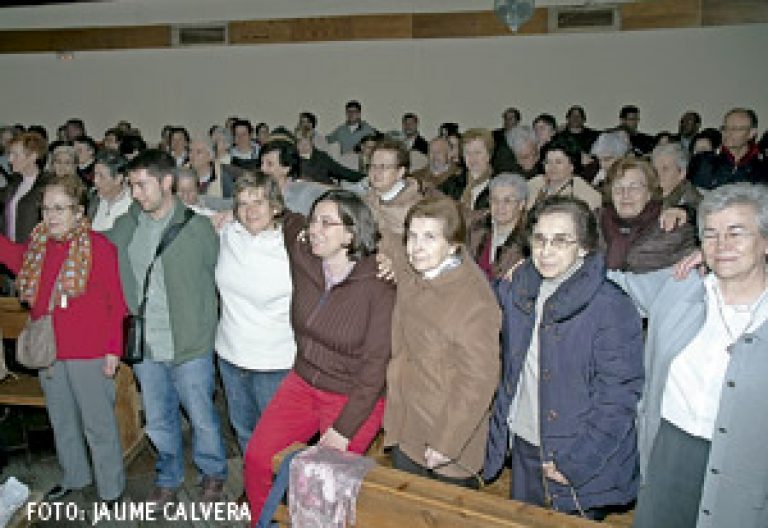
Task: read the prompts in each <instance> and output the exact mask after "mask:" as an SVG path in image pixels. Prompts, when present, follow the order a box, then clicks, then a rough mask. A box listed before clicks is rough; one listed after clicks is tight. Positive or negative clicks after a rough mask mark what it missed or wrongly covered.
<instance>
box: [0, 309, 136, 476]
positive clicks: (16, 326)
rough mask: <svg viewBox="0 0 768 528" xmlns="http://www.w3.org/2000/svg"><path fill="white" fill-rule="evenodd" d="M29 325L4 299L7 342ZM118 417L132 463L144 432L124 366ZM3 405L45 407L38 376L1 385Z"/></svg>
mask: <svg viewBox="0 0 768 528" xmlns="http://www.w3.org/2000/svg"><path fill="white" fill-rule="evenodd" d="M26 322H27V311H26V310H25V309H24V307H23V306H21V304H19V301H18V299H16V298H15V297H0V329H2V337H3V338H4V339H16V338H18V337H19V334H20V333H21V331H22V329H23V328H24V325H25V324H26ZM115 393H116V395H117V397H116V401H115V416H116V418H117V427H118V429H119V431H120V441H121V443H122V446H123V457H124V458H125V459H126V462H127V461H130V460H131V459H132V458H133V457H134V456H135V455H136V453H137V452H138V451H139V449H140V448H141V446H142V444H143V440H144V431H143V430H142V428H141V421H140V418H139V409H140V402H139V395H138V392H137V390H136V382H135V380H134V377H133V371H132V370H131V368H130V367H128V366H127V365H120V368H119V369H118V370H117V374H116V375H115ZM0 405H21V406H28V407H45V396H44V395H43V390H42V388H41V387H40V381H39V380H38V379H37V376H32V375H29V374H23V373H14V374H12V375H9V376H7V377H6V378H5V379H4V380H2V381H0Z"/></svg>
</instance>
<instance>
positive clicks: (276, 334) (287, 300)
mask: <svg viewBox="0 0 768 528" xmlns="http://www.w3.org/2000/svg"><path fill="white" fill-rule="evenodd" d="M220 239H221V248H220V250H219V261H218V263H217V264H216V285H217V286H218V288H219V293H220V294H221V320H220V321H219V327H218V330H217V331H216V351H217V352H218V354H219V356H221V357H222V358H224V359H225V360H227V361H229V362H230V363H232V364H234V365H237V366H238V367H241V368H244V369H248V370H282V369H290V368H291V367H292V366H293V360H294V358H295V357H296V341H295V340H294V338H293V329H292V328H291V321H290V309H291V292H292V290H293V284H292V282H291V274H290V269H289V265H288V253H287V252H286V250H285V243H284V241H283V232H282V229H276V230H271V229H270V230H266V231H263V232H261V233H259V234H258V235H256V236H253V235H251V234H250V233H248V231H246V229H245V228H244V227H243V226H242V225H241V224H240V223H239V222H232V223H230V224H228V225H227V226H226V227H224V228H223V229H222V230H221V233H220Z"/></svg>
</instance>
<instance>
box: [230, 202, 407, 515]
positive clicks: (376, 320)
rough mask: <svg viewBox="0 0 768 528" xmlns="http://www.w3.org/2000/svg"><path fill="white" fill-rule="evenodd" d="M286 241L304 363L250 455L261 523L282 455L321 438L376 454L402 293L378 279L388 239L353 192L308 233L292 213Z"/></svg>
mask: <svg viewBox="0 0 768 528" xmlns="http://www.w3.org/2000/svg"><path fill="white" fill-rule="evenodd" d="M283 232H284V236H285V243H286V248H287V251H288V258H289V261H290V264H291V277H292V280H293V296H292V300H291V321H292V323H293V331H294V334H295V337H296V345H297V353H296V361H295V363H294V366H293V368H292V369H291V371H290V372H289V373H288V375H287V376H286V377H285V379H284V380H283V382H282V384H281V385H280V387H279V388H278V389H277V392H276V393H275V395H274V396H273V398H272V400H271V401H270V403H269V405H268V406H267V408H266V409H265V410H264V412H263V413H262V415H261V419H260V420H259V423H258V424H257V425H256V428H255V429H254V431H253V435H252V436H251V439H250V441H249V443H248V447H247V449H246V452H245V456H244V459H245V469H244V481H245V490H246V493H247V496H248V502H249V504H250V508H251V519H253V520H254V522H255V520H256V519H258V518H259V515H260V513H261V510H262V507H263V505H264V501H265V500H266V497H267V494H268V492H269V489H270V486H271V483H272V457H273V456H274V455H275V454H276V453H278V452H279V451H280V450H282V449H285V448H286V447H288V446H289V445H291V444H292V443H294V442H307V441H309V440H310V439H311V438H312V437H313V436H314V435H316V434H318V433H319V434H320V440H319V443H320V444H322V445H325V446H328V447H333V448H336V449H339V450H342V451H352V452H355V453H363V452H364V451H365V450H366V449H367V447H368V445H369V444H370V443H371V441H372V440H373V438H374V437H375V436H376V434H377V432H378V431H379V428H380V426H381V420H382V416H383V414H384V391H385V379H386V370H387V364H388V363H389V358H390V343H391V333H392V308H393V306H394V300H395V290H394V287H393V286H392V284H390V283H387V282H385V281H383V280H381V279H379V278H377V271H378V268H377V264H376V243H377V241H378V230H377V227H376V223H375V221H374V219H373V215H372V214H371V211H370V209H369V208H368V207H367V206H366V205H365V203H364V202H363V201H362V200H361V199H360V198H359V197H358V196H357V195H355V194H354V193H352V192H349V191H342V190H330V191H327V192H325V193H324V194H322V195H321V196H320V197H319V198H318V199H317V200H315V202H314V203H313V205H312V207H311V210H310V213H309V221H308V223H307V222H305V220H304V217H302V216H300V215H297V214H293V213H287V214H286V217H285V221H284V225H283Z"/></svg>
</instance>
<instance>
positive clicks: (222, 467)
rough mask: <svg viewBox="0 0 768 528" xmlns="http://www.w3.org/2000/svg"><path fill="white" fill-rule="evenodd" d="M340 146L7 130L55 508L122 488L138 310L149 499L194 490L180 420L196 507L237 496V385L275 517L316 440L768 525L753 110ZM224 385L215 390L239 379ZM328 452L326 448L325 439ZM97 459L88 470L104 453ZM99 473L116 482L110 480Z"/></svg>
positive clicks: (357, 111) (452, 130) (22, 290)
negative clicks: (297, 446)
mask: <svg viewBox="0 0 768 528" xmlns="http://www.w3.org/2000/svg"><path fill="white" fill-rule="evenodd" d="M345 112H346V119H345V121H344V122H343V123H342V124H340V125H339V126H338V127H336V128H335V129H334V130H333V131H332V132H331V133H330V134H328V135H323V134H321V133H320V132H319V131H318V130H317V118H316V117H315V116H314V114H312V113H311V112H302V113H301V114H300V115H299V119H298V124H297V125H296V127H295V128H292V129H289V128H287V127H283V126H278V127H275V128H272V129H270V128H269V127H268V125H267V124H265V123H259V124H258V125H253V124H252V123H251V122H250V121H249V120H247V119H244V118H241V117H231V118H228V119H227V120H226V122H225V123H224V124H223V125H221V126H220V125H214V126H212V127H211V128H210V129H209V130H208V131H207V133H205V134H203V135H199V136H192V135H191V134H190V133H189V132H188V131H187V130H186V129H185V128H183V127H179V126H167V127H165V128H164V129H163V131H162V134H161V141H160V143H159V144H158V145H157V146H156V147H152V148H148V145H147V142H146V141H145V140H144V139H143V138H142V135H141V133H140V131H138V130H137V129H135V128H133V127H132V126H131V124H130V123H127V122H120V123H118V125H117V126H115V127H114V128H111V129H109V130H108V131H107V132H106V133H105V134H104V136H103V138H102V139H101V140H99V141H96V140H94V139H93V138H92V137H90V136H88V135H87V134H86V130H85V125H84V123H83V122H82V121H81V120H79V119H71V120H69V121H68V122H67V123H66V124H65V125H63V126H62V127H60V128H59V130H58V131H57V137H56V139H55V140H54V141H50V142H49V140H48V136H47V131H46V130H45V128H43V127H40V126H30V127H24V126H21V125H16V126H10V127H2V128H0V139H2V152H1V153H0V172H2V175H1V181H0V202H1V203H2V205H3V212H4V214H3V215H2V217H1V218H2V220H0V225H1V226H2V234H1V235H0V262H1V263H2V264H3V265H4V266H5V267H6V270H5V274H4V282H3V287H4V289H5V290H6V292H7V293H8V292H10V293H13V294H17V295H18V296H19V298H20V299H21V300H22V301H24V302H26V303H27V304H28V305H29V307H30V308H31V317H32V318H33V319H34V318H38V317H41V316H43V315H45V314H51V316H52V317H53V323H54V329H55V341H56V348H57V356H56V361H55V362H54V364H53V365H52V366H51V367H49V368H47V369H42V370H41V371H40V374H39V375H40V380H41V384H42V387H43V390H44V392H45V395H46V402H47V407H48V413H49V416H50V419H51V423H52V426H53V430H54V436H55V440H56V451H57V455H58V459H59V462H60V464H61V467H62V477H61V480H60V484H59V485H58V486H56V487H55V488H54V489H52V490H50V491H49V492H48V494H47V495H46V498H47V499H49V500H59V499H62V498H64V497H66V496H67V495H68V494H69V493H70V492H71V491H73V490H77V489H81V488H83V487H85V486H88V485H90V484H91V483H92V482H93V480H94V479H95V482H96V486H97V491H98V494H99V497H100V498H101V499H102V500H104V501H107V502H113V501H119V500H122V499H123V498H124V497H123V490H124V481H125V477H124V469H123V465H122V458H121V448H120V441H119V435H118V434H117V430H116V422H115V416H114V410H113V407H114V401H115V393H114V382H113V377H114V374H115V371H116V369H117V368H118V363H119V358H120V356H121V355H122V347H123V339H124V336H123V331H122V328H123V326H122V321H123V318H124V317H125V316H126V314H128V313H132V314H137V313H141V314H143V316H144V331H145V345H146V347H145V356H144V359H143V361H141V362H139V363H137V364H135V365H134V367H133V368H134V372H135V374H136V377H137V380H138V384H139V386H140V389H141V395H142V401H143V407H144V412H145V418H146V428H145V431H146V433H147V436H148V437H149V439H150V440H151V442H152V444H153V445H154V447H155V450H156V457H157V464H156V478H155V486H154V487H153V489H151V490H149V493H148V494H147V497H140V498H137V499H145V498H146V500H150V501H154V502H158V503H168V502H174V501H177V500H178V495H177V493H178V490H179V488H180V486H181V485H182V483H183V482H184V449H183V441H182V410H183V412H184V413H185V415H186V418H187V419H188V421H189V424H190V427H191V431H192V436H193V440H194V442H193V457H192V458H193V461H194V464H195V466H196V467H197V469H198V471H199V473H200V478H199V485H200V492H201V499H202V500H205V501H220V500H223V494H224V484H225V482H226V479H227V477H228V475H227V470H228V466H227V460H226V454H225V448H224V442H223V440H222V438H223V436H222V427H224V426H226V425H227V424H222V423H221V420H220V417H219V414H218V412H217V410H216V408H215V406H214V403H213V395H214V390H215V385H216V383H217V379H220V380H221V384H222V385H223V389H224V393H225V395H226V401H227V410H228V420H229V425H231V427H232V428H233V430H234V433H235V437H236V439H237V444H238V445H239V448H240V450H241V452H242V454H243V469H242V471H243V480H244V484H245V497H244V500H247V501H248V504H249V506H250V509H251V513H252V518H253V519H254V520H255V519H257V518H258V517H259V514H260V512H261V510H262V506H263V505H264V502H265V500H266V496H267V494H268V492H269V489H270V485H271V474H272V472H271V460H272V457H273V455H274V454H276V453H277V452H279V451H280V450H282V449H284V448H285V447H287V446H288V445H290V444H291V443H293V442H296V441H299V442H312V441H316V442H317V443H319V444H321V445H325V446H329V447H332V448H336V449H340V450H344V451H352V452H355V453H364V452H365V451H366V450H367V448H368V447H369V445H370V444H371V443H372V442H373V440H374V438H375V437H376V436H377V435H378V434H379V432H380V431H382V430H383V442H382V444H383V445H384V447H385V449H386V450H387V451H386V452H388V454H389V456H390V457H391V462H392V465H393V467H395V468H396V469H399V470H402V471H406V472H410V473H414V474H417V475H420V476H423V477H427V478H433V479H437V480H441V481H444V482H448V483H451V484H455V485H458V486H464V487H468V488H472V489H479V488H481V487H482V486H483V485H484V484H485V483H486V482H488V481H491V480H494V479H496V478H498V477H499V474H500V473H501V471H502V469H503V468H504V467H505V466H506V467H509V468H510V474H511V486H510V495H511V498H513V499H516V500H521V501H524V502H528V503H532V504H536V505H540V506H546V507H550V508H554V509H556V510H558V511H562V512H566V513H569V514H572V515H580V516H583V517H586V518H589V519H593V520H602V519H604V518H605V517H606V516H607V515H609V514H611V513H613V512H623V511H628V510H630V509H632V508H635V505H636V512H635V518H634V523H635V526H638V527H643V528H644V527H658V526H665V527H681V528H682V527H688V526H725V525H731V524H734V523H736V522H737V520H738V524H739V525H740V526H745V527H750V526H753V527H758V526H765V525H766V524H768V504H766V502H767V501H768V499H767V497H768V487H766V480H765V477H764V476H765V474H766V472H768V450H766V449H765V448H764V447H763V445H762V439H763V438H765V437H766V435H768V422H766V421H765V420H763V419H761V418H760V417H761V416H764V414H765V413H764V412H762V409H761V408H760V405H761V403H762V401H763V400H764V398H765V397H766V389H765V388H764V387H765V385H764V379H765V376H766V375H768V359H766V357H764V356H765V354H764V352H765V350H767V349H768V323H767V320H768V300H766V299H768V268H767V265H766V257H767V256H768V160H767V159H766V156H768V144H767V143H768V139H767V136H766V134H763V136H762V138H761V139H760V141H758V121H757V116H756V114H755V113H754V112H753V111H751V110H749V109H746V108H734V109H732V110H729V111H728V112H726V113H725V116H724V118H723V123H722V126H721V127H720V128H719V129H714V128H708V129H700V127H701V119H700V117H699V115H698V114H697V113H696V112H686V113H685V114H684V115H683V116H682V117H681V118H680V124H679V129H678V131H677V132H676V133H671V132H660V133H658V134H656V135H648V134H644V133H642V132H640V131H639V128H638V123H639V109H638V108H637V107H635V106H631V105H628V106H625V107H623V108H622V109H621V111H620V113H619V124H618V125H617V126H616V127H614V128H611V129H608V130H605V131H602V132H599V131H596V130H594V129H591V128H589V127H587V126H586V113H585V111H584V109H583V108H581V107H579V106H574V107H572V108H570V109H569V110H568V112H567V114H566V116H565V122H564V123H562V124H558V122H557V120H556V119H555V117H554V116H552V115H550V114H540V115H538V116H537V117H536V118H535V119H534V120H533V121H532V122H531V125H530V126H528V125H525V124H522V119H521V113H520V112H519V111H518V110H517V109H515V108H508V109H506V110H505V111H504V112H503V114H502V126H501V127H500V128H499V129H496V130H490V129H484V128H469V129H466V130H464V131H461V130H460V127H459V126H458V124H456V123H444V124H442V125H441V126H440V128H439V130H438V133H437V135H436V137H434V138H433V139H431V140H430V141H427V140H426V139H425V138H424V137H423V136H422V135H421V133H420V132H419V121H418V117H417V115H416V114H414V113H410V112H409V113H407V114H405V115H404V116H403V119H402V129H401V130H398V131H393V132H388V133H387V132H382V131H378V130H376V129H375V128H374V127H373V126H371V125H370V124H369V123H367V122H365V121H363V120H362V105H361V104H360V103H359V102H358V101H350V102H348V103H347V104H346V106H345ZM217 373H218V375H219V376H218V377H217ZM313 439H314V440H313ZM89 451H90V460H91V461H92V464H89V462H88V460H89V455H88V453H89ZM91 468H92V470H91Z"/></svg>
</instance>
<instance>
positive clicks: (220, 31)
mask: <svg viewBox="0 0 768 528" xmlns="http://www.w3.org/2000/svg"><path fill="white" fill-rule="evenodd" d="M227 42H228V36H227V24H224V23H222V24H206V25H194V26H186V25H185V26H174V27H173V45H174V46H216V45H224V44H227Z"/></svg>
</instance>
